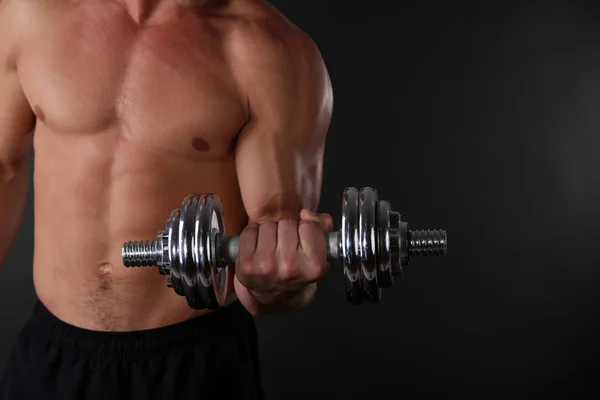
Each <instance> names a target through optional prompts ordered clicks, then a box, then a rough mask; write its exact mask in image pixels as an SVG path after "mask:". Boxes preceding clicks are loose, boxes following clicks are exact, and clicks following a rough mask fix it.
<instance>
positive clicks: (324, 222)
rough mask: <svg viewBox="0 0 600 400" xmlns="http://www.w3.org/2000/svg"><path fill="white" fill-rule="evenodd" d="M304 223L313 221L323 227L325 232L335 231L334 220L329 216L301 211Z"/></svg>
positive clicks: (305, 210)
mask: <svg viewBox="0 0 600 400" xmlns="http://www.w3.org/2000/svg"><path fill="white" fill-rule="evenodd" d="M300 219H301V220H302V221H313V222H316V223H317V224H319V225H320V226H321V228H322V229H323V230H324V231H325V232H331V231H333V218H332V217H331V215H329V214H318V213H316V212H314V211H310V210H307V209H303V210H302V211H300Z"/></svg>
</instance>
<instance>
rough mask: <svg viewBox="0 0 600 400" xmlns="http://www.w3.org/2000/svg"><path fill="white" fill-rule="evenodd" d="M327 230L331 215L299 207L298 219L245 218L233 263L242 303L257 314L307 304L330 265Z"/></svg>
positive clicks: (331, 222) (297, 307)
mask: <svg viewBox="0 0 600 400" xmlns="http://www.w3.org/2000/svg"><path fill="white" fill-rule="evenodd" d="M332 230H333V219H332V218H331V216H330V215H328V214H315V213H313V212H311V211H308V210H302V212H301V213H300V222H298V221H295V220H291V219H287V220H281V221H278V222H275V221H266V222H264V223H261V224H255V223H251V224H249V225H248V226H247V227H246V228H245V229H244V230H243V231H242V233H241V235H240V249H239V252H238V256H237V262H236V264H235V283H234V285H235V292H236V294H237V296H238V298H239V300H240V302H241V303H242V304H243V305H244V307H246V309H247V310H248V311H249V312H250V313H252V314H253V315H259V314H267V313H283V312H291V311H294V310H296V309H299V308H301V307H304V306H306V305H308V303H309V302H310V301H311V300H312V298H313V297H314V295H315V292H316V281H317V280H319V279H320V278H321V277H322V276H323V275H324V274H325V273H326V272H327V270H328V268H329V263H328V262H327V242H326V239H325V233H326V232H331V231H332Z"/></svg>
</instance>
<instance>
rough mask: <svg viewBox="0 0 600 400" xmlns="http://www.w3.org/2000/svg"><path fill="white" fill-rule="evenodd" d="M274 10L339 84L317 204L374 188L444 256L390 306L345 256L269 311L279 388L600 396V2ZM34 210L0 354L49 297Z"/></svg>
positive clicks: (330, 5) (414, 270)
mask: <svg viewBox="0 0 600 400" xmlns="http://www.w3.org/2000/svg"><path fill="white" fill-rule="evenodd" d="M273 3H274V4H275V5H276V6H277V7H279V8H280V10H281V11H282V12H284V13H285V14H286V15H287V16H288V17H289V18H290V19H291V20H292V21H293V22H295V23H296V24H297V25H298V26H299V27H300V28H302V29H303V30H304V31H306V32H307V33H309V34H310V35H311V36H312V38H313V39H314V40H315V42H316V43H317V44H318V45H319V47H320V49H321V52H322V54H323V58H324V59H325V62H326V64H327V66H328V68H329V71H330V74H331V78H332V82H333V87H334V93H335V111H334V117H333V122H332V126H331V131H330V135H329V139H328V143H327V151H326V162H325V171H324V175H325V176H324V185H323V196H322V202H321V206H320V209H321V211H326V212H330V213H332V214H333V215H334V216H335V217H336V219H337V221H336V222H337V223H338V225H339V215H340V205H341V192H342V190H343V188H344V187H345V186H357V187H360V186H367V185H368V186H373V187H375V188H377V189H378V190H379V193H380V196H381V197H383V198H386V199H388V200H390V201H391V203H392V206H393V208H394V209H396V210H397V211H400V212H401V213H402V215H403V218H404V219H405V220H407V221H408V222H409V223H410V224H411V228H419V227H421V228H444V229H447V231H448V238H449V253H448V255H447V256H446V257H443V258H420V259H413V262H412V264H411V266H410V267H409V268H407V269H406V271H405V275H404V276H403V277H402V278H401V279H400V280H397V281H396V284H395V286H394V287H393V288H392V289H391V290H389V291H387V292H386V293H385V301H384V303H383V304H379V305H366V306H360V307H353V306H351V305H350V304H349V303H347V302H346V300H345V296H344V287H343V281H342V275H341V272H340V269H339V268H334V269H333V270H332V271H331V272H330V273H329V275H328V276H327V277H326V278H325V279H324V280H323V282H322V283H321V285H320V291H319V293H318V295H317V298H316V299H315V301H314V303H313V304H312V305H311V306H310V307H309V308H308V309H306V310H304V311H302V312H300V313H298V314H295V315H291V316H285V317H264V318H259V319H258V325H259V333H260V338H261V353H262V363H263V364H262V365H263V375H264V382H265V386H266V389H267V394H268V395H269V398H271V399H278V398H285V399H295V398H298V399H300V398H306V396H307V395H310V397H311V398H323V399H325V398H340V399H342V398H343V399H375V398H384V397H386V398H401V396H406V395H411V394H416V393H419V394H424V393H441V394H449V395H459V394H465V393H469V392H479V393H486V394H487V395H486V396H485V397H484V398H488V397H490V395H494V394H498V393H512V396H511V398H515V397H519V398H520V397H526V396H527V394H528V393H529V394H531V393H541V392H544V393H548V394H556V393H557V392H558V391H567V392H569V393H571V394H577V396H576V398H582V397H585V396H584V394H592V393H593V392H595V389H596V387H595V384H596V381H597V379H598V378H596V376H598V374H597V373H596V370H597V368H596V366H595V365H594V363H596V362H597V356H598V351H599V350H600V346H599V345H598V341H597V340H596V339H597V338H599V337H600V335H599V334H600V329H599V325H598V321H599V317H598V313H597V312H596V308H597V305H598V304H600V299H599V295H598V291H597V288H598V287H600V280H599V278H600V272H599V271H598V269H597V267H598V266H600V256H599V255H598V251H597V250H596V248H595V246H596V245H597V244H598V236H599V235H598V227H599V225H598V223H599V222H600V211H599V208H598V205H599V204H600V203H599V200H600V160H598V156H597V154H598V150H599V149H600V135H599V131H598V130H599V128H600V112H599V110H600V25H599V24H598V21H600V12H598V9H597V8H595V7H593V6H591V5H590V4H592V3H591V2H590V3H583V2H580V3H577V2H572V1H571V2H566V1H563V2H558V1H554V2H553V1H544V2H542V1H540V2H527V1H524V2H521V3H520V4H519V3H515V5H510V4H509V3H506V2H494V4H498V5H497V6H495V7H494V6H491V5H490V4H492V2H480V3H481V4H480V5H479V6H477V7H475V8H474V5H473V4H470V5H469V6H468V7H467V6H465V5H461V4H459V3H456V2H452V6H446V7H435V6H433V5H432V4H433V3H432V2H425V1H420V2H412V4H411V2H403V4H406V5H405V6H400V3H401V2H396V1H381V0H379V1H364V2H354V3H352V2H348V1H324V0H310V1H309V0H304V1H274V2H273ZM473 3H475V4H476V2H473ZM516 4H518V5H516ZM390 7H391V8H390ZM32 222H33V216H32V203H31V198H30V199H29V202H28V207H27V215H26V218H25V221H24V225H23V229H22V231H21V233H20V236H19V238H18V241H17V243H16V245H15V247H14V250H13V252H12V254H11V255H10V257H9V259H8V262H7V264H6V265H5V266H4V268H3V270H2V272H1V274H0V315H2V330H1V333H2V345H1V346H0V365H1V366H2V367H3V366H4V364H5V363H6V359H7V356H8V352H9V348H10V346H12V344H13V342H14V340H15V338H16V335H17V334H18V331H19V329H20V327H21V326H22V324H23V323H24V321H25V319H26V318H27V317H28V315H29V312H30V310H31V307H32V305H33V303H34V301H35V297H34V291H33V287H32V282H31V261H32V257H31V252H32V240H33V233H32ZM390 392H391V393H390ZM571 398H572V397H571Z"/></svg>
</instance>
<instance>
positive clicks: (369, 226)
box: [355, 187, 382, 303]
mask: <svg viewBox="0 0 600 400" xmlns="http://www.w3.org/2000/svg"><path fill="white" fill-rule="evenodd" d="M378 206H379V202H378V199H377V192H376V191H375V190H374V189H372V188H370V187H364V188H362V189H361V190H360V197H359V210H358V214H359V234H358V239H359V243H358V244H357V247H358V248H359V251H360V253H359V254H360V264H361V268H360V272H361V274H360V276H361V280H362V288H363V291H364V292H365V295H366V297H367V299H368V300H369V301H370V302H373V303H378V302H380V301H381V293H382V291H381V288H380V287H379V283H378V279H377V278H378V276H377V275H378V265H377V253H378V252H379V246H378V236H379V231H378V230H377V222H378V221H377V211H378V210H377V209H378ZM355 240H356V239H355Z"/></svg>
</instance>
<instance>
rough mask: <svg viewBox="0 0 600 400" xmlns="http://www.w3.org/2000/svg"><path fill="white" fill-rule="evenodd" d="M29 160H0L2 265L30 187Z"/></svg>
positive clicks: (0, 242) (0, 260) (0, 248)
mask: <svg viewBox="0 0 600 400" xmlns="http://www.w3.org/2000/svg"><path fill="white" fill-rule="evenodd" d="M29 173H30V163H29V160H28V159H27V160H24V161H22V162H20V163H18V164H17V165H13V166H10V167H8V166H4V165H3V164H2V163H1V162H0V267H1V266H2V265H3V264H4V262H5V261H6V257H7V256H8V253H9V251H10V249H11V248H12V246H13V244H14V241H15V239H16V237H17V233H18V231H19V228H20V225H21V222H22V220H23V213H24V211H25V201H26V198H27V190H28V188H29Z"/></svg>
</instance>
